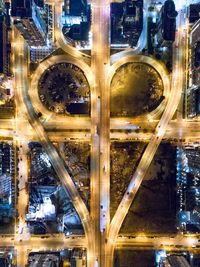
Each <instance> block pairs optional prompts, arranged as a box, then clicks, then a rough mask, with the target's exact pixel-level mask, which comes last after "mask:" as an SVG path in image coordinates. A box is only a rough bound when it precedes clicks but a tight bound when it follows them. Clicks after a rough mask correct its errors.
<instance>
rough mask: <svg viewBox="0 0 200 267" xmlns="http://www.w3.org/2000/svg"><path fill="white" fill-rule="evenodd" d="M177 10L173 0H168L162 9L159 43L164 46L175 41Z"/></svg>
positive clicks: (159, 23)
mask: <svg viewBox="0 0 200 267" xmlns="http://www.w3.org/2000/svg"><path fill="white" fill-rule="evenodd" d="M177 14H178V13H177V12H176V9H175V4H174V1H173V0H166V1H165V3H164V5H163V6H162V8H161V10H160V18H159V21H158V38H157V39H158V43H160V44H161V45H162V46H165V45H167V44H168V43H172V42H174V41H175V33H176V16H177Z"/></svg>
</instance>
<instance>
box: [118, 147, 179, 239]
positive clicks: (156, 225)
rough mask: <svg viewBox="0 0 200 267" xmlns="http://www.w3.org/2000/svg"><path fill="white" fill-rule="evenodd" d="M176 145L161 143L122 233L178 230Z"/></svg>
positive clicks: (171, 231)
mask: <svg viewBox="0 0 200 267" xmlns="http://www.w3.org/2000/svg"><path fill="white" fill-rule="evenodd" d="M175 158H176V149H175V147H173V146H171V145H170V144H168V143H165V144H161V145H160V146H159V148H158V151H157V153H156V155H155V157H154V160H153V161H152V164H151V165H150V168H149V170H148V172H147V174H146V175H145V178H144V180H143V182H142V185H141V187H140V189H139V191H138V193H137V195H136V197H135V199H134V201H133V203H132V205H131V208H130V210H129V213H128V214H127V216H126V218H125V221H124V223H123V225H122V228H121V232H122V233H141V232H144V233H147V234H148V233H149V234H152V233H173V232H175V231H176V227H175V226H176V165H175V164H176V160H175Z"/></svg>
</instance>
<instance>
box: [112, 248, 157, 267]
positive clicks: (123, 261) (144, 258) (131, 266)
mask: <svg viewBox="0 0 200 267" xmlns="http://www.w3.org/2000/svg"><path fill="white" fill-rule="evenodd" d="M114 266H115V267H154V266H155V265H154V251H135V250H115V254H114Z"/></svg>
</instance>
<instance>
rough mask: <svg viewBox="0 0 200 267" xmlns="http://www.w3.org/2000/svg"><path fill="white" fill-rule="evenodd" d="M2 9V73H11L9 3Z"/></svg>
mask: <svg viewBox="0 0 200 267" xmlns="http://www.w3.org/2000/svg"><path fill="white" fill-rule="evenodd" d="M2 10H3V11H1V10H0V73H4V74H6V75H9V74H10V53H11V46H10V43H9V40H8V31H9V29H10V16H9V14H8V13H9V3H6V4H5V5H4V8H3V9H2Z"/></svg>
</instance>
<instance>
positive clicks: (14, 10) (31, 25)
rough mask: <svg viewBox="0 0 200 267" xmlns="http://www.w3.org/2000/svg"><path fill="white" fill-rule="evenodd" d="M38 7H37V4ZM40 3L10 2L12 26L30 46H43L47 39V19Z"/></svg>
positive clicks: (20, 0)
mask: <svg viewBox="0 0 200 267" xmlns="http://www.w3.org/2000/svg"><path fill="white" fill-rule="evenodd" d="M36 3H37V4H38V5H39V6H38V5H37V4H36ZM42 5H43V4H42V2H41V1H36V2H35V0H25V1H24V0H12V2H11V15H12V16H13V17H15V20H14V24H15V26H16V27H17V29H18V30H19V31H20V32H21V34H22V35H23V37H24V39H25V40H26V41H27V43H28V44H29V45H30V46H44V45H45V44H46V43H47V38H48V17H47V15H48V14H47V13H46V10H45V9H44V8H43V7H41V6H42Z"/></svg>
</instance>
